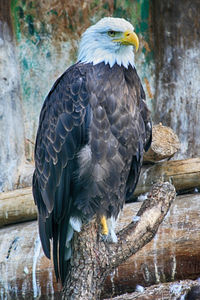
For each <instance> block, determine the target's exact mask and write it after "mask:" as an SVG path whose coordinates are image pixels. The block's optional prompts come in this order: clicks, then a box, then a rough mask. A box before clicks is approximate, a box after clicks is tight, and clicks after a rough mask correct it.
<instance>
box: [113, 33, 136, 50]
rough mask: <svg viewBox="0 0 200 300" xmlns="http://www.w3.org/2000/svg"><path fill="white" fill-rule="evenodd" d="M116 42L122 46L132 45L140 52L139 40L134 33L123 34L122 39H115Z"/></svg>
mask: <svg viewBox="0 0 200 300" xmlns="http://www.w3.org/2000/svg"><path fill="white" fill-rule="evenodd" d="M113 41H114V42H120V43H121V44H122V45H132V46H135V50H136V51H138V48H139V39H138V36H137V34H136V33H135V32H134V31H131V30H127V31H125V32H124V33H123V36H122V38H120V39H113Z"/></svg>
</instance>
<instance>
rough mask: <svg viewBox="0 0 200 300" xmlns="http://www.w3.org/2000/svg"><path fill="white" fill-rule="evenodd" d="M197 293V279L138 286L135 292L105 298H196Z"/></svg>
mask: <svg viewBox="0 0 200 300" xmlns="http://www.w3.org/2000/svg"><path fill="white" fill-rule="evenodd" d="M140 290H141V291H140ZM197 295H198V296H199V295H200V282H199V281H198V280H181V281H175V282H168V283H162V284H157V285H153V286H150V287H147V288H143V287H142V286H138V288H137V291H136V292H133V293H129V294H123V295H121V296H117V297H114V298H113V297H112V298H109V299H108V298H107V299H106V300H160V299H162V300H169V299H170V300H177V299H185V300H195V299H196V300H197V298H196V297H195V296H197ZM183 297H184V298H183ZM189 297H190V298H189ZM198 299H199V298H198Z"/></svg>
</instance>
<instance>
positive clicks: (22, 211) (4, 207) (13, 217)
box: [0, 188, 37, 227]
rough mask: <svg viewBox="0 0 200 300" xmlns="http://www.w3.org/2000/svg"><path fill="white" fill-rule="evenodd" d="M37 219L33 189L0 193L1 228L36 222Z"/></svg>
mask: <svg viewBox="0 0 200 300" xmlns="http://www.w3.org/2000/svg"><path fill="white" fill-rule="evenodd" d="M36 217H37V209H36V206H35V204H34V201H33V197H32V191H31V188H25V189H18V190H14V191H12V192H7V193H0V227H2V226H5V225H8V224H14V223H18V222H24V221H28V220H34V219H36Z"/></svg>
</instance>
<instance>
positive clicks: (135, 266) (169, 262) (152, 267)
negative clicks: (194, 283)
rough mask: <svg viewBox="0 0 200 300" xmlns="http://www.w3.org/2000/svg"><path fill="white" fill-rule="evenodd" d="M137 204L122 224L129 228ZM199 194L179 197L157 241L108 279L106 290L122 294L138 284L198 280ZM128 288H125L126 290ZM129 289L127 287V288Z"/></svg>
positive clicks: (132, 207)
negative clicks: (127, 225) (128, 224)
mask: <svg viewBox="0 0 200 300" xmlns="http://www.w3.org/2000/svg"><path fill="white" fill-rule="evenodd" d="M137 205H138V203H135V204H129V205H126V211H124V213H122V214H123V215H122V219H121V221H120V225H121V224H123V226H126V224H127V223H128V222H129V220H130V219H131V217H132V216H133V215H134V214H135V212H136V210H137V209H136V206H137ZM199 220H200V194H199V193H198V194H193V195H182V196H178V197H177V199H176V201H175V202H174V203H173V204H172V206H171V209H170V211H169V213H168V215H167V216H166V218H165V219H164V221H163V223H162V224H161V226H160V227H159V230H158V232H157V234H156V236H155V237H154V239H153V240H152V241H151V242H150V243H149V244H148V245H146V246H145V247H144V248H142V249H141V250H140V251H139V252H138V253H136V254H135V255H133V256H132V257H131V258H130V259H129V260H127V261H126V262H125V263H124V264H123V265H121V266H120V267H119V268H118V269H117V270H115V272H114V273H113V274H112V276H110V278H108V279H107V284H108V286H105V294H104V296H106V291H108V290H110V289H112V293H113V295H114V294H116V295H117V294H121V293H125V292H130V291H133V290H134V289H135V287H136V285H137V284H141V285H143V286H149V285H152V284H156V283H159V282H167V281H174V280H183V279H196V278H198V277H199V274H200V238H199V232H200V222H199ZM125 286H126V288H124V287H125ZM127 287H128V288H127Z"/></svg>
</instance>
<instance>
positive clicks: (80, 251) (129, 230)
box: [62, 183, 176, 300]
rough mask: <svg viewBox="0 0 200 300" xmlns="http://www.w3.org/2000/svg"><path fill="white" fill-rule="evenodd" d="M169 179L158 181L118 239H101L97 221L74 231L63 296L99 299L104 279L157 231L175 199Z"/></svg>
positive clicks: (67, 297) (64, 297)
mask: <svg viewBox="0 0 200 300" xmlns="http://www.w3.org/2000/svg"><path fill="white" fill-rule="evenodd" d="M175 194H176V193H175V189H174V187H173V186H172V185H171V184H169V183H157V184H156V185H154V186H153V188H152V190H151V192H150V194H149V196H148V198H147V199H146V200H145V202H143V204H142V206H141V208H140V209H139V211H138V213H137V217H138V219H137V221H136V222H134V221H133V222H131V223H130V224H129V225H128V226H127V227H125V228H124V229H122V230H121V231H120V232H119V233H118V235H117V236H118V243H117V244H108V243H104V242H102V241H101V240H100V238H99V235H98V232H99V228H98V226H97V225H96V224H97V223H96V221H93V222H90V223H89V224H88V225H85V226H84V228H83V229H82V231H81V233H80V234H75V238H74V240H73V253H72V257H71V261H70V267H69V269H70V271H69V276H68V277H67V280H66V282H65V286H64V290H63V298H62V299H73V300H75V299H79V300H81V299H99V298H100V295H101V291H102V288H103V283H104V281H105V279H106V277H107V276H108V275H109V274H110V273H111V271H112V270H113V269H114V268H116V267H118V266H119V265H120V264H121V263H122V262H124V261H126V260H127V259H128V258H129V257H130V256H131V255H133V254H134V253H136V252H137V251H139V250H140V249H141V248H142V247H144V245H145V244H147V243H148V242H149V241H150V240H151V239H152V238H153V236H154V235H155V234H156V232H157V230H158V227H159V225H160V224H161V222H162V220H163V218H164V217H165V215H166V213H167V212H168V210H169V207H170V205H171V203H172V201H173V200H174V199H175Z"/></svg>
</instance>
